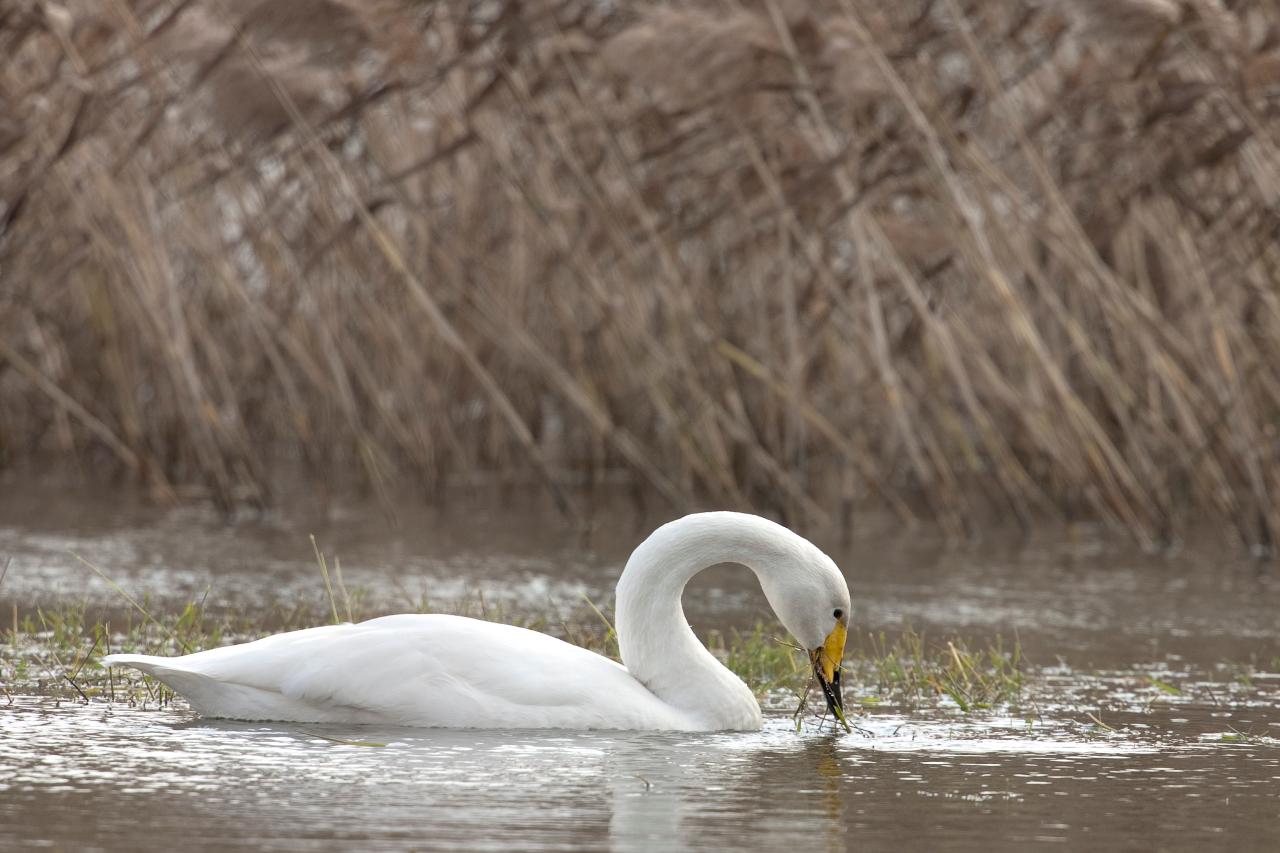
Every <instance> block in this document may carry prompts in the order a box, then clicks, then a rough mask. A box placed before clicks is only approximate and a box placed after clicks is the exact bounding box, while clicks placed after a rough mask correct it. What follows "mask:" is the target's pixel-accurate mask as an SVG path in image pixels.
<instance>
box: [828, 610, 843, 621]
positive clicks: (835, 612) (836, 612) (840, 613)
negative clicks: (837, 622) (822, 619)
mask: <svg viewBox="0 0 1280 853" xmlns="http://www.w3.org/2000/svg"><path fill="white" fill-rule="evenodd" d="M831 615H832V616H834V617H836V618H837V619H839V618H840V617H841V616H843V615H844V611H843V610H841V609H840V608H839V607H837V608H836V609H835V610H833V611H831Z"/></svg>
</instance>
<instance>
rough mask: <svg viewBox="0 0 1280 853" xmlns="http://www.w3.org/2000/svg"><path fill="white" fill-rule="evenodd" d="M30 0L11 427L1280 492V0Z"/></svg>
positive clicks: (821, 505) (15, 432)
mask: <svg viewBox="0 0 1280 853" xmlns="http://www.w3.org/2000/svg"><path fill="white" fill-rule="evenodd" d="M0 24H2V25H3V26H0V56H3V57H4V58H3V59H2V60H0V465H6V464H8V465H12V464H18V463H21V462H23V461H27V460H32V459H36V458H40V457H46V456H49V455H54V456H62V457H66V458H72V459H78V460H88V461H89V462H90V464H89V465H87V466H86V467H87V468H90V469H91V470H94V471H98V472H111V473H112V474H128V475H130V476H132V477H134V478H136V479H137V480H139V481H142V482H144V483H146V484H147V485H148V486H149V487H150V488H151V489H152V490H153V491H154V492H155V494H157V495H158V496H160V497H172V496H175V495H179V494H186V493H188V492H189V490H190V489H192V488H193V487H198V488H200V489H203V490H204V492H205V493H207V494H209V495H211V496H212V497H213V498H214V499H216V500H217V501H218V502H220V503H221V504H222V505H223V506H227V507H229V506H232V505H234V504H236V503H238V502H240V501H245V500H247V501H250V502H265V501H268V500H269V499H270V497H271V492H272V487H273V484H275V483H276V482H277V478H278V477H279V475H280V473H281V470H282V468H287V469H300V470H301V471H302V472H303V473H304V475H305V476H306V477H308V478H310V479H311V480H312V481H316V482H321V483H324V484H325V485H333V486H335V487H340V486H343V485H345V484H347V483H350V482H352V481H353V480H355V481H359V482H362V483H363V484H364V485H366V486H367V487H369V488H370V489H371V490H372V491H373V492H374V493H376V494H379V495H384V496H385V495H387V494H389V491H390V489H391V488H392V487H393V486H395V485H397V484H412V485H414V486H416V487H420V488H421V489H422V490H423V491H424V492H426V493H429V494H431V493H439V491H440V490H442V489H444V488H446V487H447V486H449V485H451V484H454V483H457V482H460V481H461V482H470V481H476V480H477V479H483V478H486V477H489V476H491V475H497V476H499V477H501V478H503V479H506V480H511V479H513V478H520V477H532V478H534V479H536V480H538V481H541V482H543V483H544V484H546V485H547V486H548V487H549V488H550V489H552V490H553V491H554V492H555V493H557V494H558V495H559V496H560V499H561V500H562V501H564V502H565V504H566V506H570V505H574V506H577V505H578V503H579V502H576V501H575V500H574V497H575V496H574V494H573V491H572V490H570V489H568V488H566V487H567V486H569V485H573V484H586V485H591V484H596V483H600V482H604V481H606V480H613V479H617V478H618V477H619V476H621V478H622V479H625V480H626V481H628V482H632V483H635V484H637V486H638V492H647V493H651V494H656V495H659V496H661V497H662V498H663V499H664V500H665V501H667V502H669V503H670V504H671V505H673V506H674V507H681V506H685V505H689V504H693V503H697V502H700V501H703V502H714V503H716V504H718V505H721V506H733V505H736V506H752V507H755V508H757V509H768V510H773V511H775V512H776V513H778V514H780V515H783V516H784V517H785V518H787V519H788V520H789V521H791V522H792V523H793V524H795V523H797V522H799V521H801V520H803V521H804V522H805V523H808V524H820V523H821V522H823V521H824V520H831V516H832V515H835V514H839V513H848V512H851V511H853V509H854V508H857V507H861V506H875V507H883V508H887V509H889V510H891V511H893V512H894V513H896V514H897V515H898V516H899V517H900V518H901V519H902V520H903V521H904V522H908V523H909V522H912V521H915V520H922V519H928V520H933V521H936V522H938V523H940V524H942V525H943V526H945V527H946V528H947V529H948V530H950V531H953V532H955V533H957V534H963V533H965V532H966V531H969V530H971V529H973V528H974V527H975V526H977V525H979V524H982V523H985V522H986V521H987V520H989V519H991V518H992V517H999V518H1009V519H1014V520H1016V521H1018V522H1020V523H1024V524H1029V523H1032V522H1034V521H1036V520H1038V519H1041V518H1050V519H1062V518H1066V519H1072V518H1081V517H1086V518H1091V519H1099V520H1102V521H1105V522H1107V523H1109V524H1111V525H1113V526H1115V527H1119V528H1123V529H1126V530H1129V531H1131V532H1132V533H1133V534H1134V535H1135V536H1137V537H1138V538H1139V539H1140V540H1142V541H1143V542H1161V541H1168V540H1170V539H1173V538H1176V537H1177V535H1178V533H1179V531H1181V530H1183V529H1184V528H1185V527H1187V526H1188V525H1189V524H1190V523H1191V522H1193V521H1200V520H1206V519H1212V520H1219V521H1223V522H1225V523H1226V524H1227V525H1230V526H1231V527H1232V528H1233V529H1234V530H1235V531H1236V535H1237V537H1238V538H1239V539H1240V540H1242V541H1244V542H1246V543H1248V544H1251V545H1254V546H1256V547H1258V548H1261V549H1266V548H1269V547H1270V546H1271V543H1272V541H1273V539H1274V534H1275V529H1276V526H1277V524H1280V497H1278V496H1280V479H1278V478H1280V464H1277V462H1278V461H1280V460H1277V453H1278V452H1280V450H1278V448H1280V441H1277V434H1276V423H1277V420H1278V419H1277V415H1278V414H1280V379H1278V376H1277V372H1276V369H1275V365H1277V364H1280V295H1278V293H1277V287H1276V282H1277V280H1280V253H1278V251H1277V241H1276V240H1275V235H1276V233H1277V229H1278V228H1280V205H1277V204H1276V200H1277V199H1278V198H1280V132H1278V131H1280V98H1278V97H1277V92H1278V91H1280V89H1278V87H1280V47H1277V45H1278V44H1280V41H1278V40H1277V29H1276V27H1277V24H1276V21H1275V16H1274V8H1273V6H1272V4H1270V3H1268V2H1264V0H1241V2H1234V3H1230V4H1223V3H1219V2H1210V1H1209V0H1183V2H1174V0H1115V2H1073V3H1031V2H1025V0H992V2H984V3H972V2H963V0H909V2H903V3H897V4H883V3H872V2H866V0H830V2H818V3H793V2H787V0H752V2H747V3H744V4H737V5H733V6H731V7H725V6H723V5H721V4H713V3H701V2H699V3H691V4H676V5H667V4H658V3H633V4H601V3H597V2H593V0H536V1H535V2H521V3H515V2H495V3H463V2H444V3H432V4H422V3H417V2H408V0H384V2H376V3H356V2H350V0H271V2H258V0H227V2H212V0H194V2H192V0H124V2H107V0H87V2H81V3H76V4H70V5H55V4H35V3H31V2H17V3H11V4H8V5H7V6H6V7H5V9H4V11H3V12H0ZM589 503H590V502H589V501H582V502H580V504H581V505H580V506H577V508H578V510H579V511H581V510H582V509H584V508H585V507H586V506H588V505H589ZM957 654H959V651H958V650H957ZM961 658H963V655H961ZM964 683H965V682H964V680H963V678H962V679H961V681H960V684H961V685H962V686H963V685H964Z"/></svg>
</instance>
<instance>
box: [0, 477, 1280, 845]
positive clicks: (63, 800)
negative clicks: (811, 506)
mask: <svg viewBox="0 0 1280 853" xmlns="http://www.w3.org/2000/svg"><path fill="white" fill-rule="evenodd" d="M660 520H661V519H659V518H656V517H655V518H652V519H649V520H646V521H644V522H637V521H635V519H633V518H631V517H630V515H628V513H627V512H626V511H625V510H619V511H618V512H616V513H614V514H613V515H612V516H605V517H603V519H602V521H601V522H600V523H599V524H598V525H597V526H596V527H595V529H594V530H593V531H592V532H591V533H590V534H589V535H584V534H582V533H580V532H574V531H570V530H567V529H566V528H565V526H564V525H563V524H561V523H560V522H558V521H557V520H556V518H555V517H554V516H553V515H549V514H548V513H546V512H545V511H543V510H541V509H538V508H536V507H531V506H527V505H526V506H519V505H518V506H508V508H506V509H497V508H494V505H493V504H492V503H491V502H483V501H474V502H472V503H471V504H468V505H464V506H454V507H451V508H450V509H449V510H447V511H427V510H402V512H401V517H400V519H399V522H400V523H399V526H398V527H396V528H391V527H389V526H388V525H387V523H386V521H385V519H384V517H383V516H382V515H381V513H380V512H379V510H378V509H377V508H376V507H368V506H363V505H359V504H352V505H348V506H329V507H327V508H326V509H325V511H324V512H323V513H321V512H319V511H317V512H315V513H313V514H310V515H308V514H307V513H306V512H302V513H299V515H298V516H297V517H294V518H290V519H288V520H285V519H282V518H280V517H265V518H245V519H241V520H239V521H238V522H237V523H235V524H230V525H229V524H226V523H224V521H223V520H222V519H220V518H219V517H217V516H216V515H215V514H213V513H211V512H210V511H208V510H206V509H202V508H199V507H192V506H186V507H181V508H178V509H169V510H157V509H155V508H154V507H150V506H148V505H146V504H145V503H144V502H140V501H134V500H130V499H121V498H118V497H116V498H113V499H112V500H102V499H101V498H94V497H91V496H77V495H75V494H71V493H68V492H66V491H58V492H56V493H52V494H50V493H47V492H41V491H40V490H39V489H37V488H32V489H23V488H18V489H15V488H8V489H6V490H5V491H4V495H3V497H0V561H3V560H4V559H5V558H6V557H9V558H12V562H11V564H10V570H9V573H8V576H7V577H6V578H5V579H4V581H3V584H2V585H0V614H9V613H10V612H11V609H12V606H13V605H14V604H17V605H18V606H19V607H20V608H22V609H23V610H30V609H33V608H35V607H41V606H50V605H55V604H58V603H65V602H67V601H75V602H78V601H86V602H88V604H89V605H90V606H91V607H93V608H99V609H101V610H103V611H104V612H112V611H113V609H115V608H119V607H120V602H119V594H118V593H117V592H116V591H115V590H113V589H112V588H111V586H110V585H109V584H107V583H106V582H105V581H102V580H101V579H100V578H98V577H97V576H95V575H93V574H92V572H90V571H88V570H87V569H85V568H84V566H83V565H81V564H80V563H79V562H78V561H77V560H76V559H75V557H73V556H72V554H73V553H74V554H78V555H80V556H82V557H83V558H85V559H86V560H89V561H91V562H93V563H95V564H96V565H99V566H101V567H103V569H104V570H106V571H107V572H108V573H109V574H110V575H111V577H112V578H113V580H115V581H116V582H117V583H118V584H120V586H121V587H123V588H124V589H125V590H127V591H129V592H130V593H131V594H132V595H135V596H138V597H143V596H146V597H148V598H149V599H150V603H151V606H153V607H154V608H157V609H161V610H166V609H169V608H176V607H180V606H181V605H182V604H184V603H185V602H186V601H188V600H191V599H193V598H201V597H203V598H204V599H205V601H206V606H207V608H208V609H209V610H210V611H211V612H214V613H217V612H219V611H224V610H225V611H236V612H241V613H246V612H247V613H263V614H266V613H267V612H268V611H271V610H272V609H273V608H279V607H282V606H284V607H288V606H293V605H296V604H298V603H303V604H305V605H307V606H311V607H317V606H319V607H323V606H324V602H325V598H324V592H323V588H322V585H321V584H320V582H319V580H318V576H317V572H316V568H315V563H314V558H313V557H312V555H311V551H310V543H309V542H308V541H307V533H309V532H314V533H316V535H317V537H318V538H319V539H320V541H321V544H322V546H323V547H324V548H325V549H326V551H328V552H329V553H331V554H332V553H334V552H336V553H337V554H338V555H339V556H340V557H341V560H342V567H343V573H344V577H345V580H346V583H347V585H348V586H349V587H352V588H358V589H359V590H361V592H362V595H363V597H364V603H363V606H364V609H365V611H366V612H367V613H370V614H374V613H382V612H391V611H394V610H397V609H405V608H407V607H410V606H416V605H417V604H418V603H420V602H421V601H422V600H424V599H425V600H427V601H428V602H430V603H432V604H434V605H437V606H448V605H449V604H450V603H453V602H461V601H468V600H470V601H474V599H475V597H476V596H477V595H483V597H484V599H485V601H486V603H487V606H489V607H493V608H494V609H495V610H497V609H503V610H505V611H507V612H517V611H519V612H525V613H540V614H544V615H553V614H557V613H568V612H570V611H574V610H577V609H579V608H580V607H581V602H582V596H583V595H584V594H585V595H587V596H590V597H591V598H592V600H594V601H601V602H607V601H609V599H610V594H611V590H612V586H613V583H614V581H615V580H616V577H617V574H618V572H619V571H620V569H621V566H622V563H623V562H624V561H625V558H626V555H627V553H628V552H629V551H630V549H631V547H633V546H634V545H635V544H636V543H637V542H638V541H639V540H640V539H642V538H643V536H644V535H645V533H646V532H647V530H648V528H649V527H651V526H652V525H653V524H654V523H656V522H658V521H660ZM822 544H823V545H824V547H826V548H827V550H828V552H829V553H831V555H832V556H833V557H834V558H835V559H836V560H837V562H838V563H839V564H840V565H841V566H842V568H843V569H844V571H845V573H846V575H847V576H848V578H849V581H850V587H851V590H852V592H853V598H854V607H855V614H854V615H855V620H856V623H857V625H858V626H859V628H860V629H861V631H863V632H867V631H880V630H885V631H889V632H893V631H894V630H897V629H900V628H902V627H905V626H911V627H914V628H916V629H919V630H923V631H925V632H926V633H927V635H929V636H933V637H952V636H960V637H966V638H970V639H971V640H972V641H974V642H984V641H986V640H989V639H991V638H993V637H994V636H996V635H1001V636H1003V637H1006V638H1012V637H1015V636H1016V637H1017V639H1018V641H1019V642H1020V644H1021V646H1022V648H1023V650H1024V652H1025V654H1026V657H1027V659H1028V661H1029V662H1030V665H1031V675H1032V681H1033V683H1034V684H1035V685H1036V686H1035V687H1034V689H1033V692H1032V695H1033V698H1034V702H1035V709H1034V713H1031V714H1028V713H1026V712H1023V711H1019V712H1018V713H1016V714H1015V713H1012V712H1010V711H1007V710H1006V711H1001V710H996V711H989V712H983V713H979V714H972V715H967V716H966V715H964V714H961V713H960V712H959V710H958V709H955V708H953V707H947V706H945V705H944V706H942V707H938V708H931V709H928V710H918V709H915V710H913V709H909V708H897V707H890V706H880V707H875V708H872V709H870V710H869V711H868V712H867V713H865V714H864V715H862V716H861V717H860V718H859V719H858V721H857V723H858V726H857V730H856V731H855V732H853V733H850V734H843V733H841V734H835V733H832V732H829V731H824V730H818V729H816V728H814V727H813V726H808V727H806V729H805V730H804V731H803V732H801V733H797V732H796V731H795V729H794V727H793V724H792V721H791V719H790V717H789V716H788V715H787V714H785V713H775V714H769V715H768V717H767V720H768V722H767V724H766V726H765V729H764V731H762V732H760V733H750V734H707V735H689V734H670V733H617V732H530V731H465V730H411V729H396V730H380V729H369V728H359V727H346V728H343V727H330V726H310V725H296V724H292V725H291V724H280V725H262V724H243V723H228V722H217V721H208V720H202V719H199V718H196V717H194V716H193V715H192V714H190V713H189V712H187V711H186V710H184V709H183V708H182V707H181V706H174V707H169V708H166V709H163V710H140V709H135V708H129V707H127V706H124V705H121V704H118V703H117V704H114V705H113V704H109V703H107V702H99V701H95V702H93V703H91V704H84V703H83V702H78V701H73V700H72V699H70V698H68V697H63V698H54V697H52V696H50V695H38V696H33V695H14V696H12V697H9V698H3V697H0V849H37V848H40V849H64V850H73V849H75V850H78V849H105V850H172V849H177V848H184V849H190V850H197V849H221V848H233V847H247V848H252V849H260V850H324V849H360V850H490V849H495V850H496V849H501V850H568V849H573V850H601V849H611V850H777V849H788V850H792V851H807V850H846V849H859V850H877V849H884V850H890V849H892V850H903V849H920V850H981V851H991V850H1027V849H1039V848H1042V847H1043V848H1052V849H1080V850H1086V849H1087V850H1204V849H1220V850H1277V849H1280V746H1278V744H1280V673H1277V670H1280V581H1277V579H1276V575H1275V573H1274V571H1273V570H1272V569H1269V568H1267V567H1266V566H1265V565H1262V564H1258V563H1256V562H1254V561H1252V560H1250V559H1249V558H1248V557H1247V555H1243V554H1235V553H1232V552H1224V551H1216V550H1214V549H1213V548H1212V547H1210V546H1208V545H1205V544H1198V545H1194V546H1188V547H1186V548H1184V549H1183V550H1182V551H1180V552H1179V553H1176V554H1172V555H1170V554H1164V555H1146V554H1142V553H1141V552H1138V551H1135V550H1134V549H1132V548H1129V547H1127V546H1122V545H1117V544H1115V543H1113V542H1112V543H1108V542H1107V541H1106V540H1105V539H1104V538H1103V537H1100V536H1097V535H1094V534H1092V533H1091V532H1090V531H1088V530H1079V529H1077V530H1075V531H1073V532H1072V534H1071V535H1069V536H1068V535H1065V534H1062V533H1055V534H1054V535H1052V536H1048V535H1046V536H1043V537H1037V538H1033V539H1031V540H1017V541H1014V540H1009V541H998V542H988V543H986V544H983V545H979V546H967V547H963V548H956V547H954V546H951V547H949V546H947V545H946V544H945V543H942V542H940V541H937V540H935V539H933V538H932V537H930V536H929V535H927V534H922V533H920V532H912V533H910V534H907V533H904V532H901V531H896V530H895V529H894V527H893V525H892V524H890V523H881V524H880V525H879V526H878V527H877V526H874V525H868V526H867V527H866V528H864V531H863V532H862V533H861V534H860V535H859V536H858V537H856V538H855V541H854V544H852V545H850V546H848V547H840V546H839V545H838V544H835V543H831V542H823V543H822ZM686 611H687V613H688V615H689V617H690V620H691V622H693V623H694V626H695V628H698V629H707V628H727V627H730V626H739V627H750V626H751V625H752V624H753V623H754V622H755V621H756V620H757V619H759V618H764V617H766V616H767V615H768V610H767V605H766V604H765V603H764V600H763V597H762V596H761V594H760V592H759V590H758V588H756V586H755V583H754V580H753V579H752V578H751V576H750V575H749V573H747V572H745V571H743V570H736V569H733V568H730V567H721V568H717V569H715V570H713V571H711V572H709V573H706V574H705V575H704V576H702V577H700V578H699V579H698V580H697V581H696V582H695V584H694V585H693V587H692V588H691V589H690V591H689V592H688V594H687V595H686ZM8 653H9V651H8V649H4V650H0V655H3V654H8ZM1153 679H1155V680H1154V681H1153ZM1157 683H1158V684H1164V685H1172V686H1174V687H1175V688H1176V689H1177V693H1174V694H1170V693H1168V692H1167V691H1165V690H1163V689H1158V688H1157V687H1156V686H1155V685H1156V684H1157ZM854 691H855V692H856V691H857V688H856V687H855V688H854ZM6 702H7V703H8V704H4V703H6ZM342 741H360V742H362V743H379V744H385V745H383V746H364V745H352V744H350V743H343V742H342Z"/></svg>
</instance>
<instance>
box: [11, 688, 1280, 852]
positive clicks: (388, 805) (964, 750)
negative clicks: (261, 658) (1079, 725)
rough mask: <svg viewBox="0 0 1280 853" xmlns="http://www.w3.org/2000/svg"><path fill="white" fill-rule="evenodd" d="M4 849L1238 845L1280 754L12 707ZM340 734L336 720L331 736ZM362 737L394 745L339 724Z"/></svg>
mask: <svg viewBox="0 0 1280 853" xmlns="http://www.w3.org/2000/svg"><path fill="white" fill-rule="evenodd" d="M4 720H5V726H4V729H5V731H4V735H5V736H4V739H3V741H0V768H3V770H4V776H3V782H0V847H4V848H14V849H25V848H28V847H31V846H34V845H35V844H36V843H37V842H40V843H52V844H53V845H54V846H58V847H65V848H71V847H78V846H81V845H90V844H93V843H96V844H100V845H103V846H106V847H114V848H119V849H126V848H127V849H148V850H170V849H176V848H178V847H182V846H187V847H190V846H192V845H195V846H197V847H199V846H204V845H209V846H232V845H238V844H243V845H247V846H252V847H257V848H259V849H279V850H306V849H315V848H317V847H327V846H344V845H351V846H355V847H358V848H359V849H362V850H375V849H388V850H409V849H414V850H421V849H432V850H463V849H467V850H470V849H504V850H511V849H518V850H562V849H582V850H595V849H602V848H608V849H612V850H741V849H752V850H794V851H807V850H844V849H848V848H852V847H859V848H870V849H888V848H896V847H902V846H906V847H910V848H914V849H930V850H937V849H982V850H992V849H1010V850H1017V849H1025V848H1026V847H1027V846H1030V845H1032V844H1033V843H1034V842H1037V841H1044V842H1048V841H1067V842H1070V844H1071V846H1072V847H1074V848H1075V849H1082V848H1085V847H1087V848H1088V849H1092V850H1103V849H1126V848H1127V849H1132V848H1133V846H1134V845H1135V844H1137V846H1138V847H1140V848H1142V849H1156V848H1161V849H1174V848H1176V849H1187V850H1192V849H1201V848H1203V846H1204V845H1205V844H1206V843H1217V839H1219V838H1220V837H1222V836H1223V835H1224V834H1228V835H1229V836H1230V837H1231V838H1232V839H1233V844H1232V845H1231V846H1232V847H1234V848H1235V849H1276V847H1275V845H1276V844H1280V803H1278V801H1277V798H1276V796H1275V792H1276V790H1277V784H1276V783H1277V782H1278V781H1280V750H1277V749H1275V748H1273V747H1267V746H1259V745H1240V746H1222V745H1212V746H1206V745H1204V744H1202V743H1199V742H1198V741H1197V740H1196V739H1195V738H1169V737H1163V738H1158V739H1157V738H1153V739H1148V740H1147V741H1131V742H1125V741H1122V740H1119V739H1103V740H1087V739H1082V738H1081V737H1079V736H1073V735H1072V734H1071V733H1070V732H1069V731H1067V730H1065V729H1063V728H1061V727H1056V726H1054V725H1052V724H1043V725H1041V726H1039V727H1033V728H1027V727H1026V726H1025V724H1023V723H1022V722H1021V721H1017V722H1016V723H1015V722H1014V721H1004V722H1003V723H997V724H992V725H983V724H978V723H973V722H963V723H962V722H958V721H954V720H952V721H945V720H940V719H934V720H930V719H928V718H927V717H921V716H919V715H914V716H912V717H906V716H894V715H877V716H871V717H867V718H864V720H863V721H862V723H861V726H862V728H863V731H862V732H859V733H855V734H851V735H848V734H846V735H839V736H837V735H833V734H821V733H806V734H797V733H796V732H795V731H794V730H793V729H792V728H791V726H790V721H789V720H786V719H785V718H777V717H773V718H770V721H769V723H768V725H767V726H766V728H765V730H764V731H763V732H761V733H759V734H748V735H743V734H715V735H688V734H660V733H645V734H625V733H600V732H595V733H590V732H480V731H460V730H405V729H396V730H380V729H369V728H337V727H329V726H323V727H322V726H299V725H279V726H265V725H261V724H234V723H215V722H207V721H192V720H190V719H188V717H187V716H186V715H184V714H182V713H180V712H173V711H168V712H155V711H152V712H141V711H130V710H122V709H118V708H117V709H114V710H109V709H107V708H106V707H105V706H84V705H67V704H63V705H62V706H61V707H57V708H55V707H53V704H52V702H51V701H50V700H21V701H18V702H16V703H15V705H14V706H11V707H10V708H8V709H7V710H6V711H5V712H4ZM326 738H328V739H326ZM333 738H337V739H341V740H352V739H359V740H360V741H362V742H366V743H368V742H380V743H384V744H386V745H385V746H380V747H378V746H355V745H348V744H344V743H338V742H335V740H333Z"/></svg>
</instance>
